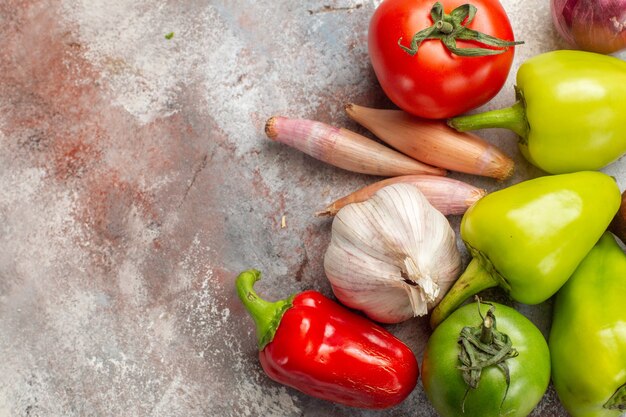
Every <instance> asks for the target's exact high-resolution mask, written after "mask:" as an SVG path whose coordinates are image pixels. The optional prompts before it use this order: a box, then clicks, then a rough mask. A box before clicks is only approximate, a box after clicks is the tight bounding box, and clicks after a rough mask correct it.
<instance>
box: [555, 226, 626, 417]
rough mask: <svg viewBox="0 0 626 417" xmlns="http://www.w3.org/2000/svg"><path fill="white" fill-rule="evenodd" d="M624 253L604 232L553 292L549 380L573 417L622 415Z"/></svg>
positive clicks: (625, 399)
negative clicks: (554, 298) (571, 273)
mask: <svg viewBox="0 0 626 417" xmlns="http://www.w3.org/2000/svg"><path fill="white" fill-rule="evenodd" d="M624 294H626V254H624V252H623V251H622V249H621V248H620V247H619V245H618V244H617V242H616V241H615V238H614V237H613V236H612V235H611V234H610V233H605V234H604V235H603V236H602V238H601V239H600V241H599V242H598V243H597V244H596V246H595V247H594V248H593V249H592V250H591V252H589V254H588V255H587V257H586V258H585V259H584V260H583V261H582V262H581V263H580V265H579V266H578V268H577V269H576V272H575V273H574V274H573V275H572V277H571V278H570V279H569V280H568V281H567V283H565V285H564V286H563V288H561V290H559V292H558V293H557V296H556V302H555V304H554V313H553V314H554V315H553V322H552V329H551V331H550V353H551V355H552V380H553V382H554V387H555V388H556V391H557V393H558V395H559V398H560V400H561V402H562V404H563V405H564V406H565V408H566V409H567V411H568V412H569V413H570V414H571V415H572V416H573V417H619V416H620V415H623V413H624V410H626V328H625V326H626V309H625V308H624Z"/></svg>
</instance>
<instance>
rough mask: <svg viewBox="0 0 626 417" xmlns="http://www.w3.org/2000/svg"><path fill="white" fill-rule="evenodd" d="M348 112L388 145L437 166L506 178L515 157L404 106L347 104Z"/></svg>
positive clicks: (508, 175)
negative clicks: (375, 107)
mask: <svg viewBox="0 0 626 417" xmlns="http://www.w3.org/2000/svg"><path fill="white" fill-rule="evenodd" d="M346 112H347V113H348V115H349V116H350V117H351V118H352V119H353V120H355V121H356V122H358V123H359V124H361V125H363V126H364V127H366V128H367V129H368V130H369V131H371V132H372V133H374V134H375V135H376V136H378V137H379V138H380V139H382V140H383V141H384V142H385V143H387V144H388V145H390V146H392V147H394V148H395V149H397V150H399V151H400V152H402V153H404V154H405V155H408V156H410V157H411V158H415V159H417V160H419V161H422V162H425V163H427V164H431V165H434V166H438V167H442V168H446V169H449V170H452V171H458V172H464V173H467V174H475V175H484V176H487V177H493V178H497V179H499V180H504V179H506V178H508V177H510V176H511V174H513V166H514V163H513V160H511V158H509V157H508V156H506V155H505V154H504V153H502V152H501V151H500V150H499V149H498V148H496V147H495V146H493V145H491V144H489V143H488V142H486V141H484V140H483V139H481V138H479V137H478V136H476V135H472V134H470V133H460V132H457V131H455V130H454V129H451V128H450V127H449V126H447V125H446V124H445V123H444V122H442V121H439V120H425V119H419V118H417V117H414V116H411V115H410V114H408V113H405V112H403V111H401V110H379V109H370V108H367V107H361V106H357V105H356V104H348V105H347V106H346Z"/></svg>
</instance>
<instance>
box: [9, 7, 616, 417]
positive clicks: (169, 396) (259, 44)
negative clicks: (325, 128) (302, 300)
mask: <svg viewBox="0 0 626 417" xmlns="http://www.w3.org/2000/svg"><path fill="white" fill-rule="evenodd" d="M378 4H379V1H374V0H336V1H332V0H328V1H321V0H303V1H299V2H294V1H288V0H274V1H269V0H262V1H261V0H260V1H252V0H248V1H242V0H209V1H208V2H207V1H193V0H191V1H175V0H171V1H165V0H150V1H148V0H106V1H105V0H64V1H63V0H50V1H26V0H2V1H0V39H2V41H1V46H0V145H1V146H2V152H0V245H1V247H2V250H1V251H0V416H138V417H139V416H184V417H192V416H216V417H217V416H219V417H227V416H276V417H295V416H306V417H313V416H336V417H339V416H371V417H374V416H381V417H382V416H387V417H389V416H434V415H435V412H434V410H433V409H432V408H431V407H430V405H429V404H428V403H427V401H426V398H425V395H424V393H423V390H422V388H421V385H420V386H418V388H417V389H416V390H415V391H414V392H413V394H412V395H411V396H410V397H409V398H408V399H407V400H406V401H405V402H404V403H403V404H402V405H401V406H399V407H396V408H393V409H390V410H387V411H380V412H371V411H370V412H368V411H362V410H354V409H349V408H346V407H342V406H335V405H333V404H330V403H326V402H323V401H319V400H315V399H312V398H309V397H307V396H304V395H302V394H300V393H298V392H295V391H294V390H291V389H288V388H285V387H282V386H280V385H278V384H276V383H274V382H272V381H270V380H269V379H268V378H267V377H266V376H265V375H264V374H263V372H262V370H261V368H260V366H259V364H258V361H257V357H256V351H255V336H254V329H253V324H252V321H251V320H250V319H249V318H248V316H247V315H246V314H245V311H244V310H243V308H242V307H241V305H240V304H239V301H238V300H237V299H236V296H235V292H234V287H233V281H234V278H235V276H236V275H237V274H238V273H239V272H240V271H241V270H243V269H247V268H249V267H256V268H258V269H261V270H262V271H263V272H264V279H263V281H261V282H260V283H259V284H258V290H259V291H260V292H261V293H262V294H263V295H264V296H266V297H267V298H269V299H277V298H282V297H285V296H287V295H288V294H291V293H294V292H298V291H300V290H304V289H309V288H315V289H318V290H320V291H322V292H323V293H325V294H327V295H331V291H330V287H329V285H328V282H327V281H326V278H325V276H324V272H323V269H322V257H323V253H324V250H325V248H326V245H327V244H328V242H329V238H330V224H331V222H330V220H328V219H319V218H316V217H314V216H313V213H314V212H315V211H317V210H319V209H321V208H322V207H323V206H324V205H325V204H326V203H328V202H330V201H331V200H333V199H335V198H337V197H340V196H343V195H344V194H346V193H348V192H350V191H352V190H354V189H356V188H359V187H360V186H362V185H364V184H367V183H370V182H372V181H374V178H371V177H367V176H364V175H357V174H352V173H348V172H344V171H341V170H339V169H336V168H333V167H330V166H327V165H324V164H323V163H321V162H318V161H316V160H313V159H312V158H310V157H308V156H305V155H303V154H301V153H299V152H298V151H295V150H293V149H289V148H287V147H285V146H282V145H280V144H277V143H273V142H270V141H269V140H267V139H266V138H265V135H264V133H263V126H264V122H265V120H266V119H267V118H268V117H270V116H272V115H276V114H281V115H286V116H291V117H304V118H311V119H317V120H320V121H324V122H327V123H331V124H335V125H339V126H344V127H348V128H352V129H357V130H358V128H357V126H356V125H355V124H354V123H352V122H350V121H349V120H348V118H347V117H346V116H345V114H344V113H343V105H344V103H346V102H349V101H352V102H356V103H361V104H365V105H371V106H380V107H389V106H391V104H390V103H389V102H388V101H387V99H386V98H385V97H384V95H383V93H382V91H381V90H380V88H379V86H378V84H377V82H376V79H375V77H374V74H373V72H372V70H371V67H370V64H369V61H368V55H367V44H366V35H367V25H368V21H369V18H370V16H371V14H372V13H373V10H374V9H375V7H376V6H377V5H378ZM503 4H504V6H505V8H506V10H507V12H508V13H509V15H510V18H511V22H512V25H513V28H514V30H515V32H516V35H517V37H518V38H521V39H524V40H525V41H526V43H525V44H524V45H523V46H521V47H519V48H517V51H518V53H517V56H516V59H515V67H514V68H513V70H512V72H511V75H510V77H509V80H508V82H507V85H506V86H505V87H504V88H503V90H502V91H501V93H500V94H499V95H498V96H497V97H496V99H495V100H493V101H492V102H491V103H489V104H488V105H487V106H485V108H496V107H502V106H505V105H509V104H511V103H512V102H513V90H512V85H513V78H514V74H515V70H516V68H517V67H518V66H519V63H520V62H523V60H525V59H526V58H527V57H530V56H533V55H535V54H538V53H540V52H543V51H547V50H551V49H555V48H560V47H563V45H562V44H561V43H560V42H559V41H558V40H557V38H556V34H555V32H554V30H553V29H552V26H551V21H550V16H549V7H548V0H524V1H514V0H505V1H503ZM170 32H173V33H174V36H173V38H172V39H169V40H168V39H166V38H165V35H166V34H168V33H170ZM359 131H361V132H362V130H359ZM481 135H483V136H484V137H485V138H487V139H488V140H490V141H492V142H494V143H497V144H498V145H499V146H500V147H502V148H503V149H504V150H505V151H506V152H507V153H508V154H509V155H511V156H513V157H514V158H515V159H516V161H517V164H518V165H517V172H516V175H515V177H514V178H512V179H510V180H508V181H506V182H505V183H497V182H495V181H493V180H489V179H480V178H476V177H473V178H472V177H468V176H463V175H453V176H454V177H456V178H460V179H463V180H466V181H470V182H472V183H473V184H476V185H478V186H482V187H485V188H487V189H489V190H494V189H497V188H500V187H504V186H507V185H510V184H513V183H516V182H518V181H520V180H522V179H525V178H529V177H532V176H535V175H538V174H539V172H538V171H536V170H535V169H533V168H532V167H530V166H529V165H528V164H527V163H526V162H525V161H524V160H522V159H521V158H520V156H519V154H518V152H517V148H516V145H515V138H514V135H513V134H511V133H508V132H504V131H490V132H482V133H481ZM605 171H606V172H608V173H611V174H613V175H615V176H617V177H618V180H619V182H620V187H621V189H622V190H623V189H624V187H625V186H626V162H625V161H624V160H621V161H619V162H617V163H616V164H614V165H612V166H611V167H609V168H607V169H606V170H605ZM283 216H284V218H285V225H286V227H284V228H283V227H281V219H282V218H283ZM450 220H451V222H452V224H453V225H454V226H455V228H457V229H458V224H459V220H460V219H459V218H455V217H451V218H450ZM492 295H493V296H494V297H496V298H499V299H501V300H504V301H506V299H505V298H504V297H503V296H502V295H501V293H499V292H497V291H496V292H493V294H492ZM518 307H520V308H521V310H522V311H523V312H524V313H525V314H526V315H527V316H528V317H530V318H531V319H532V320H533V321H535V323H537V324H538V325H539V326H540V328H541V329H542V330H543V331H544V332H545V331H547V329H548V327H549V319H548V317H549V315H550V308H551V307H550V304H549V303H545V304H543V305H539V306H534V307H524V306H518ZM389 328H390V330H392V331H393V332H394V333H395V334H396V335H398V336H399V337H401V338H402V339H403V340H404V341H406V342H407V344H409V346H410V347H411V348H412V349H413V350H414V351H415V353H416V355H418V357H420V358H421V355H422V352H423V349H424V346H425V341H426V338H427V337H428V332H429V331H428V325H427V321H426V319H414V320H410V321H408V322H406V323H403V324H401V325H397V326H392V327H389ZM565 415H566V413H565V412H564V411H563V409H562V408H561V407H560V405H559V404H558V400H557V398H556V396H555V394H554V392H553V391H552V390H550V391H549V392H548V394H547V396H546V397H545V398H544V400H543V401H542V402H541V404H540V405H539V407H538V409H537V410H536V411H535V412H534V413H533V416H543V417H548V416H565Z"/></svg>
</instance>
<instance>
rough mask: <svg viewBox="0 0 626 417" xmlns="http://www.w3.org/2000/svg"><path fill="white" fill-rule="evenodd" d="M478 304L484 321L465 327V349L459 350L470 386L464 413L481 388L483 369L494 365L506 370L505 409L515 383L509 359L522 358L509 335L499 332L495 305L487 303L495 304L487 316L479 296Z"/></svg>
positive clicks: (503, 370)
mask: <svg viewBox="0 0 626 417" xmlns="http://www.w3.org/2000/svg"><path fill="white" fill-rule="evenodd" d="M476 303H477V305H478V314H479V315H480V318H481V319H482V322H481V324H480V325H478V326H475V327H472V326H465V327H464V328H463V329H462V330H461V334H460V336H459V341H458V342H459V345H460V347H461V350H460V351H459V361H460V362H461V365H460V366H459V367H458V368H459V369H460V370H461V371H462V375H463V380H464V381H465V384H466V385H467V389H466V391H465V395H464V396H463V403H462V404H461V409H462V411H463V412H465V399H466V398H467V395H468V394H469V392H470V390H472V389H476V388H477V387H478V383H479V382H480V377H481V374H482V370H483V369H484V368H487V367H489V366H492V365H494V366H497V367H498V368H499V369H500V370H501V371H502V373H503V374H504V378H505V380H506V390H505V392H504V397H503V398H502V402H501V403H500V407H502V404H503V403H504V400H505V399H506V395H507V393H508V391H509V386H510V384H511V376H510V373H509V367H508V365H507V364H506V360H507V359H510V358H514V357H516V356H517V355H518V352H517V350H516V349H515V348H514V347H513V344H512V342H511V339H510V338H509V336H508V335H506V334H505V333H502V332H499V331H498V330H497V329H496V316H495V314H494V311H495V306H494V305H493V304H489V303H483V304H489V305H491V307H490V308H489V310H488V311H487V313H486V314H485V316H483V315H482V313H481V312H480V304H481V300H480V298H479V297H478V296H476Z"/></svg>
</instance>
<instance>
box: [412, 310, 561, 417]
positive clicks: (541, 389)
mask: <svg viewBox="0 0 626 417" xmlns="http://www.w3.org/2000/svg"><path fill="white" fill-rule="evenodd" d="M492 306H493V307H495V309H494V310H493V315H494V316H495V318H496V319H495V325H494V327H493V328H495V331H494V334H495V333H500V334H503V335H506V336H508V339H509V340H510V342H511V346H512V349H513V350H514V352H513V353H512V354H509V355H508V356H507V357H508V358H507V359H505V360H504V361H502V362H500V365H495V364H493V365H488V366H486V367H484V369H482V372H481V374H480V378H479V380H478V382H477V385H476V388H468V387H469V386H468V384H467V382H466V378H464V371H463V370H461V369H459V367H461V366H462V365H463V362H462V361H461V359H460V356H459V354H460V353H461V352H462V351H463V348H462V346H463V345H464V344H465V343H467V341H464V342H460V335H461V332H462V330H463V329H464V328H466V326H470V327H471V328H473V329H477V334H478V335H479V337H480V338H482V336H480V335H482V334H483V332H484V330H483V328H484V327H485V326H484V324H483V323H486V322H487V318H488V316H489V313H488V311H489V309H490V305H489V304H485V303H481V304H480V311H481V313H482V315H483V317H485V320H484V321H483V319H481V316H480V315H479V313H478V306H477V304H476V303H472V304H468V305H465V306H463V307H461V308H459V309H458V310H456V311H455V312H454V313H452V314H451V315H450V316H449V317H448V318H447V319H446V320H444V321H443V322H442V323H441V324H440V325H439V326H438V327H437V328H436V329H435V331H434V332H433V334H432V336H431V337H430V339H429V340H428V344H427V346H426V351H425V353H424V361H423V363H422V381H423V385H424V390H425V391H426V394H427V396H428V398H429V399H430V401H431V403H432V404H433V406H434V407H435V409H436V410H437V412H438V413H439V414H440V415H441V416H442V417H453V416H459V417H496V416H507V417H523V416H527V415H528V414H530V412H531V411H532V410H533V408H535V406H536V405H537V403H539V401H540V400H541V398H542V397H543V395H544V393H545V391H546V389H547V388H548V383H549V381H550V353H549V351H548V345H547V343H546V341H545V339H544V337H543V335H542V334H541V332H540V331H539V329H537V327H535V325H534V324H532V323H531V322H530V320H528V319H527V318H526V317H524V316H523V315H521V314H520V313H518V312H517V311H515V310H514V309H512V308H510V307H507V306H504V305H501V304H497V303H492ZM486 333H487V334H488V333H489V332H488V331H487V332H486ZM494 339H495V337H494ZM489 347H490V348H493V346H492V345H489ZM515 352H516V353H517V354H515ZM503 364H504V365H503ZM507 371H508V374H509V378H510V382H509V383H508V384H507V377H506V373H507ZM465 377H467V373H466V374H465Z"/></svg>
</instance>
